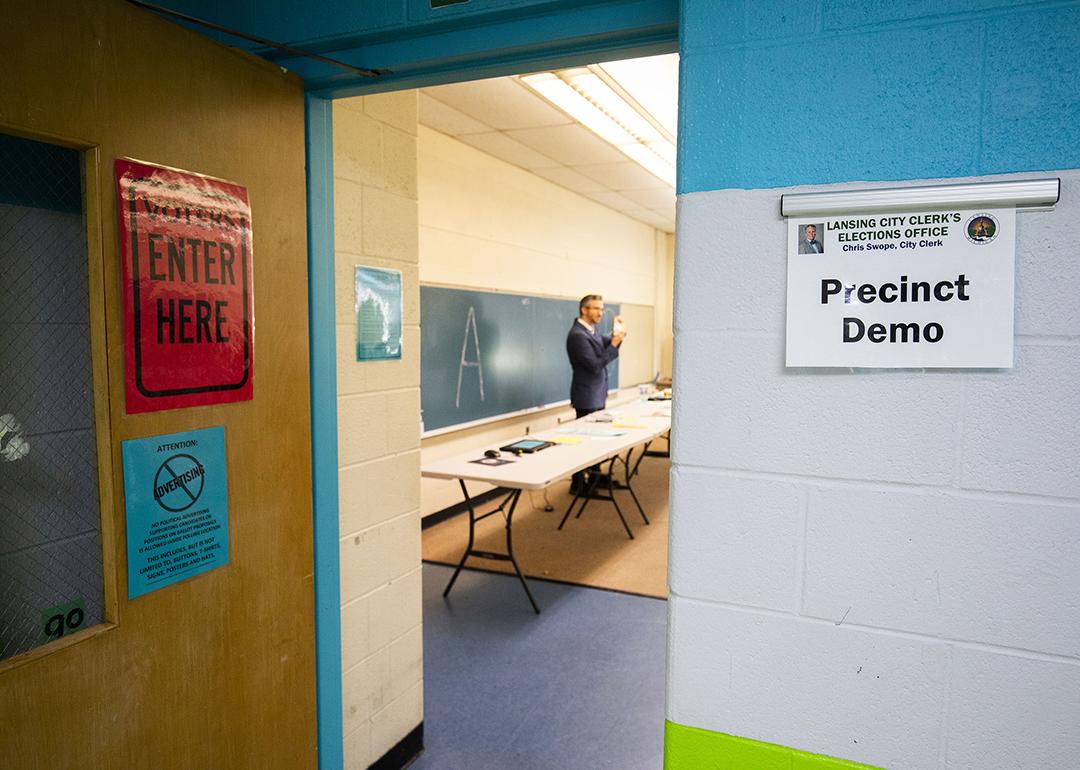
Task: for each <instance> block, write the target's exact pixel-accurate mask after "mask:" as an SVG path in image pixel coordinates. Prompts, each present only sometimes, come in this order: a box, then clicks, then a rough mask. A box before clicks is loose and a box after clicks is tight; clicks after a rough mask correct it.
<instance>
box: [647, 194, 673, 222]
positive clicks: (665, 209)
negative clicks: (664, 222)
mask: <svg viewBox="0 0 1080 770" xmlns="http://www.w3.org/2000/svg"><path fill="white" fill-rule="evenodd" d="M650 208H652V210H653V211H655V212H657V213H659V214H661V215H663V216H665V217H667V218H668V219H670V220H671V221H672V222H674V221H675V198H674V197H673V198H672V199H671V202H670V203H668V205H666V206H651V207H650Z"/></svg>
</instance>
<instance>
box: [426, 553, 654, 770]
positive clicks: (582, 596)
mask: <svg viewBox="0 0 1080 770" xmlns="http://www.w3.org/2000/svg"><path fill="white" fill-rule="evenodd" d="M451 573H452V570H450V569H449V568H446V567H441V566H437V565H432V564H425V565H424V572H423V574H424V743H425V746H426V751H425V753H424V754H423V756H421V757H420V759H419V760H417V762H415V763H414V764H413V765H412V766H411V767H412V768H413V770H553V769H555V768H557V769H558V770H599V769H600V768H619V770H638V769H639V768H640V769H641V770H657V769H658V768H660V767H661V765H662V764H663V731H664V669H665V636H666V629H667V626H666V620H667V602H665V601H663V600H660V599H650V598H643V597H637V596H628V595H625V594H618V593H613V592H609V591H600V590H595V589H590V588H579V587H576V586H566V585H561V584H556V583H546V582H542V581H530V587H531V588H532V590H533V593H534V595H535V596H536V599H537V602H539V604H540V607H541V609H542V610H543V611H542V613H541V614H540V615H539V616H537V615H534V614H533V612H532V610H531V608H530V607H529V604H528V601H527V600H526V598H525V594H524V593H523V592H522V590H521V586H520V584H519V583H518V582H517V580H516V578H513V577H507V576H502V575H493V574H488V573H480V572H472V571H468V570H466V571H464V572H462V574H461V577H459V578H458V581H457V584H456V585H455V586H454V590H453V592H452V593H451V594H450V598H449V599H447V600H444V599H443V598H442V595H441V594H442V591H443V588H444V587H445V586H446V582H447V580H449V578H450V575H451Z"/></svg>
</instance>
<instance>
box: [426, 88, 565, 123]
mask: <svg viewBox="0 0 1080 770" xmlns="http://www.w3.org/2000/svg"><path fill="white" fill-rule="evenodd" d="M424 90H425V92H426V93H427V94H428V96H432V97H434V98H436V99H438V100H439V101H440V102H442V103H443V104H447V105H449V106H451V107H453V108H454V109H456V110H458V111H459V112H463V113H465V114H466V115H468V116H469V117H471V118H474V119H476V120H480V121H482V122H484V123H486V124H488V125H489V126H491V127H492V128H497V129H499V130H500V131H504V130H507V129H512V128H534V127H536V126H558V125H564V124H567V123H571V122H573V121H572V120H571V119H570V118H569V117H568V116H567V115H566V114H564V113H563V112H562V111H560V110H557V109H555V108H554V107H552V106H551V105H550V104H548V103H547V102H546V101H544V100H543V99H541V98H540V97H539V96H537V95H536V94H534V93H533V92H532V91H530V90H529V89H528V88H526V87H525V86H524V85H522V84H521V83H519V82H518V81H517V80H515V79H514V78H493V79H489V80H474V81H472V82H470V83H452V84H451V85H446V86H435V87H434V88H427V89H424Z"/></svg>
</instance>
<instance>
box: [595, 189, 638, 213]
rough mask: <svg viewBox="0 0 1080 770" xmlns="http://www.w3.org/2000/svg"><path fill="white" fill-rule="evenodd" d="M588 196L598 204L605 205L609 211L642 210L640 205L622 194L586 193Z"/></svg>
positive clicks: (606, 191)
mask: <svg viewBox="0 0 1080 770" xmlns="http://www.w3.org/2000/svg"><path fill="white" fill-rule="evenodd" d="M586 196H587V197H589V198H592V199H593V200H594V201H596V202H597V203H603V204H604V205H605V206H607V207H608V208H609V209H615V210H616V211H629V210H630V209H640V208H641V204H640V203H634V201H632V200H630V199H629V198H626V197H624V196H623V195H621V194H620V193H617V192H614V191H612V190H604V191H602V192H592V193H586Z"/></svg>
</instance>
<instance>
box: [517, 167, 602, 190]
mask: <svg viewBox="0 0 1080 770" xmlns="http://www.w3.org/2000/svg"><path fill="white" fill-rule="evenodd" d="M532 172H533V173H534V174H536V175H537V176H542V177H543V178H544V179H547V180H548V181H549V182H554V183H555V184H557V185H561V186H563V187H565V188H567V189H568V190H573V191H574V192H577V193H591V192H598V191H600V190H604V189H606V188H605V187H604V186H603V185H602V184H600V183H599V182H597V181H596V180H595V179H589V177H587V176H582V175H581V174H579V173H578V172H576V171H574V169H572V168H567V167H566V166H554V167H552V168H535V169H532Z"/></svg>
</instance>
